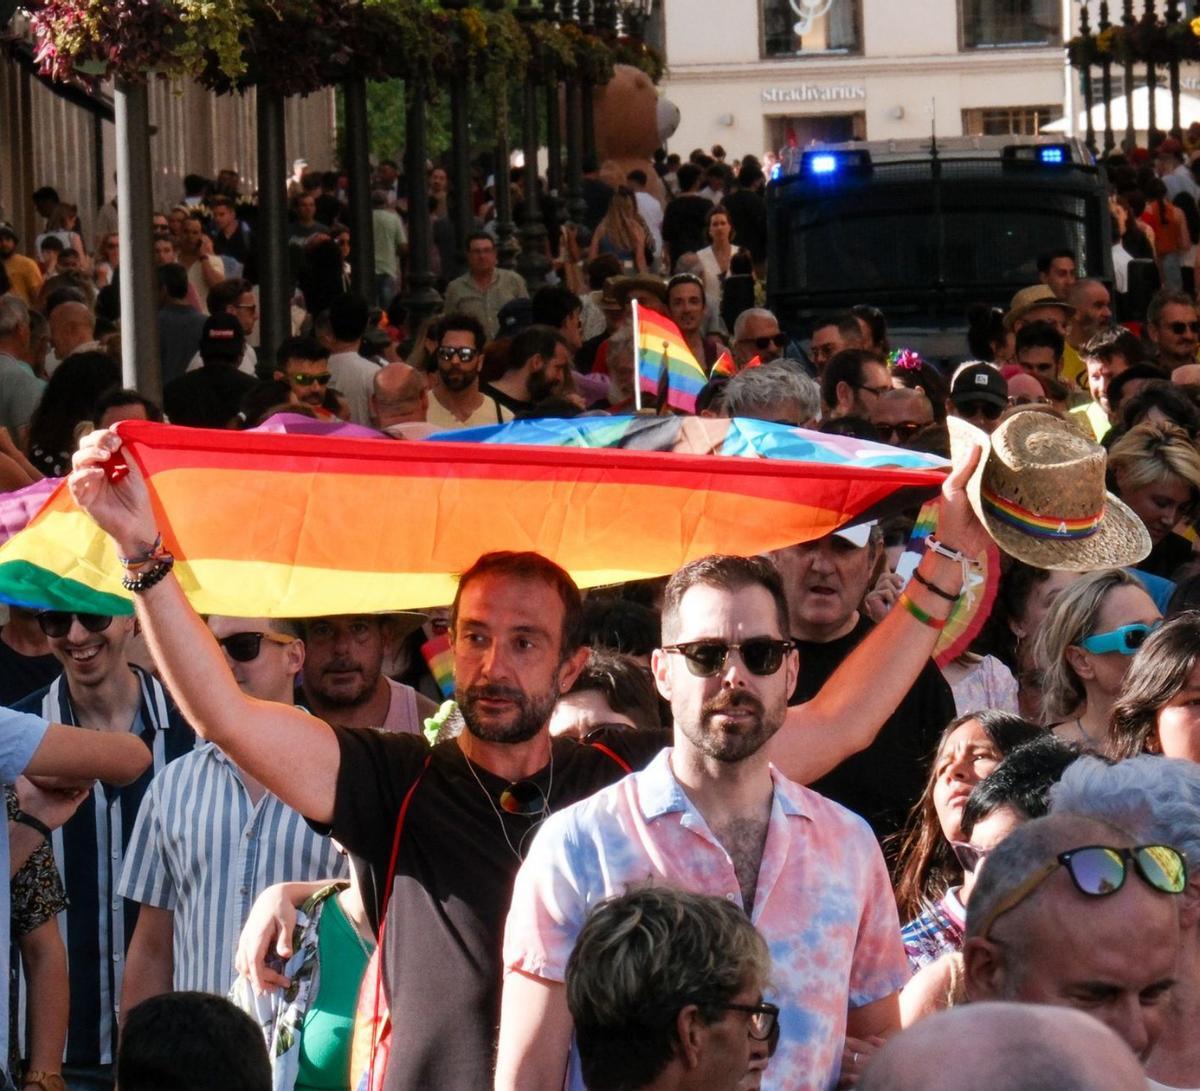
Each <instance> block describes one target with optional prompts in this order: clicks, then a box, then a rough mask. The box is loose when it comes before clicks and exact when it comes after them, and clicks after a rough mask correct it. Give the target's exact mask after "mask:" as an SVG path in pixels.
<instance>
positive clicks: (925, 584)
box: [913, 570, 962, 602]
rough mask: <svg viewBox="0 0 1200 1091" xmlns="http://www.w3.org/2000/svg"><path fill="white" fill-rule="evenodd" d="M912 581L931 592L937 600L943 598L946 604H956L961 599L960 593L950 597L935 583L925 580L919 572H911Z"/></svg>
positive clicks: (948, 593)
mask: <svg viewBox="0 0 1200 1091" xmlns="http://www.w3.org/2000/svg"><path fill="white" fill-rule="evenodd" d="M913 579H914V580H916V581H917V583H919V584H920V585H921V586H922V587H924V588H925V589H926V590H928V591H932V592H933V593H934V594H935V595H937V596H938V598H943V599H945V600H946V601H947V602H958V600H959V599H960V598H962V595H961V593H960V594H957V595H952V594H950V592H949V591H947V590H945V589H944V588H941V587H938V585H937V584H936V583H934V582H933V581H932V580H927V579H926V578H925V577H924V576H922V575H921V573H920V571H919V570H918V571H914V572H913Z"/></svg>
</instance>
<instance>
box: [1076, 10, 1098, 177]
mask: <svg viewBox="0 0 1200 1091" xmlns="http://www.w3.org/2000/svg"><path fill="white" fill-rule="evenodd" d="M1079 33H1080V34H1081V35H1082V36H1083V37H1084V38H1085V39H1087V38H1090V37H1091V36H1092V26H1091V23H1090V22H1089V18H1088V6H1087V0H1084V4H1083V8H1082V10H1081V11H1080V13H1079ZM1081 73H1082V76H1083V116H1084V117H1085V118H1087V123H1086V128H1085V130H1084V143H1085V144H1087V146H1088V151H1090V152H1091V153H1092V154H1093V155H1095V154H1096V125H1095V122H1093V121H1092V66H1091V63H1090V62H1088V63H1086V64H1084V65H1083V66H1082V67H1081Z"/></svg>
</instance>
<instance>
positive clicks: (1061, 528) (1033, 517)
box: [980, 489, 1104, 539]
mask: <svg viewBox="0 0 1200 1091" xmlns="http://www.w3.org/2000/svg"><path fill="white" fill-rule="evenodd" d="M980 498H981V499H982V501H983V506H984V509H985V510H986V511H987V512H988V513H989V514H990V515H992V516H993V517H994V518H996V519H999V520H1000V522H1002V523H1006V524H1007V525H1008V526H1010V527H1016V528H1017V529H1018V530H1023V531H1024V532H1025V533H1026V534H1032V535H1033V536H1034V537H1035V538H1057V539H1076V538H1090V537H1091V536H1092V535H1093V534H1095V533H1096V531H1097V530H1099V529H1100V524H1101V522H1103V520H1104V509H1103V508H1102V509H1101V510H1100V511H1099V512H1097V513H1096V514H1095V515H1088V516H1084V517H1082V518H1072V519H1066V518H1063V517H1061V516H1057V515H1038V514H1037V513H1036V512H1032V511H1029V510H1028V509H1027V508H1023V507H1021V506H1020V505H1019V504H1014V503H1013V502H1012V501H1011V500H1006V499H1004V497H1002V496H998V495H997V494H996V493H994V492H992V491H990V490H989V489H983V490H981V492H980Z"/></svg>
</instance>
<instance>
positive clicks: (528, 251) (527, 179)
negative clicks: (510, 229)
mask: <svg viewBox="0 0 1200 1091" xmlns="http://www.w3.org/2000/svg"><path fill="white" fill-rule="evenodd" d="M517 18H518V19H520V20H521V22H522V23H524V24H526V25H527V26H528V25H530V24H532V23H533V22H534V21H535V20H537V19H538V18H539V13H538V11H537V9H536V8H534V7H533V4H532V2H531V0H521V2H520V3H519V4H518V5H517ZM537 92H538V88H537V84H535V83H534V82H533V80H525V81H524V83H523V84H522V87H521V145H522V147H523V149H524V154H525V168H524V176H523V177H524V181H523V184H522V187H521V189H522V193H523V199H522V201H521V253H520V254H519V255H518V257H517V271H518V272H519V273H520V274H521V276H523V277H524V278H525V283H526V285H527V286H528V288H529V291H530V294H532V293H533V292H535V291H537V289H538V288H540V287H541V286H542V285H543V284H544V283H545V282H546V274H547V273H548V272H549V271H550V262H549V260H548V259H547V257H546V225H545V224H544V223H543V222H542V213H541V205H540V202H539V201H538V165H537V156H538V109H537V100H538V95H537Z"/></svg>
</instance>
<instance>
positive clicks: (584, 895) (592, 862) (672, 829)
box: [504, 750, 909, 1091]
mask: <svg viewBox="0 0 1200 1091" xmlns="http://www.w3.org/2000/svg"><path fill="white" fill-rule="evenodd" d="M670 754H671V751H670V750H664V751H663V752H662V753H661V754H659V755H658V757H656V758H655V759H654V761H653V762H651V764H650V765H649V766H647V767H646V768H645V769H644V770H642V771H641V772H638V773H633V774H631V775H630V776H628V777H625V778H624V779H623V780H621V781H619V782H618V783H616V784H614V785H612V786H611V787H609V788H605V789H604V790H603V791H600V792H597V793H596V794H595V795H593V796H591V797H589V798H588V799H585V800H582V801H581V802H579V803H576V804H574V805H573V806H571V807H568V808H567V809H565V810H563V811H560V812H559V813H557V814H554V815H551V816H550V817H549V818H548V819H547V820H546V822H545V825H544V826H543V828H542V830H541V831H540V832H539V833H538V835H537V837H536V838H535V839H534V841H533V844H532V845H531V846H530V850H529V855H528V857H527V858H526V860H525V863H524V864H523V865H522V867H521V869H520V871H519V872H518V873H517V881H516V886H515V888H514V890H513V900H512V907H511V909H510V910H509V914H508V921H507V924H506V927H505V933H504V967H505V972H506V973H507V972H511V971H513V970H520V971H522V972H524V973H527V974H532V975H534V976H537V977H542V978H546V979H547V980H550V981H562V980H563V979H564V976H565V971H566V965H567V958H568V956H569V955H570V953H571V948H572V946H573V945H574V943H575V937H576V936H577V935H578V934H579V931H580V928H581V927H582V926H583V922H584V920H585V918H586V917H587V915H588V913H589V911H590V910H591V909H592V907H593V906H595V904H596V903H597V902H599V901H600V900H602V899H603V898H605V897H608V896H610V895H613V894H620V893H623V892H625V891H627V890H629V889H631V888H633V887H637V886H639V885H644V884H646V883H666V884H668V885H670V886H674V887H679V888H682V889H686V890H690V891H694V892H696V893H700V894H715V895H717V896H719V897H724V898H728V899H729V900H730V901H734V902H737V903H738V904H741V893H740V889H739V887H738V881H737V876H736V875H735V874H734V868H733V862H732V861H731V860H730V858H729V854H728V853H727V852H726V851H725V849H724V848H723V847H722V845H721V844H720V842H719V841H718V840H717V839H716V837H714V836H713V833H712V831H711V830H710V829H709V827H708V824H707V823H706V822H705V821H704V819H703V817H701V815H700V812H699V811H698V810H697V809H696V808H695V806H694V805H693V804H692V802H691V800H689V799H688V797H687V795H686V794H685V793H684V791H683V789H682V788H681V787H680V785H679V782H678V781H677V780H676V779H675V776H674V774H673V773H672V771H671V766H670ZM771 777H772V780H773V783H774V798H773V800H772V803H771V818H770V822H769V825H768V829H767V837H766V843H765V845H764V847H763V856H762V864H761V866H760V867H759V873H758V888H757V891H756V893H755V898H754V912H753V913H752V914H751V919H752V920H753V922H754V925H755V927H756V928H757V929H758V930H759V932H760V933H762V935H763V937H764V938H765V939H766V941H767V944H768V946H769V947H770V949H771V959H772V963H773V966H772V975H771V984H770V987H769V988H768V989H767V990H766V992H765V994H764V998H765V999H767V1000H770V1001H772V1002H774V1003H776V1004H778V1005H779V1006H780V1008H781V1009H782V1012H781V1016H780V1028H781V1033H780V1041H779V1047H778V1049H777V1051H776V1053H775V1056H774V1057H773V1058H771V1061H770V1064H769V1065H768V1066H767V1071H766V1075H765V1078H764V1080H763V1088H764V1089H766V1091H775V1089H778V1091H783V1089H785V1088H786V1089H787V1091H827V1089H830V1088H833V1087H834V1086H835V1084H836V1083H837V1077H838V1070H839V1067H840V1064H841V1054H842V1044H843V1041H844V1039H845V1036H846V1013H847V1010H848V1009H849V1008H857V1007H862V1006H863V1005H866V1004H870V1003H872V1002H873V1001H875V1000H880V999H882V998H883V997H886V996H889V995H890V994H891V993H893V992H895V991H896V990H897V989H899V988H900V987H901V986H902V985H904V984H905V983H906V982H907V981H908V979H909V971H908V964H907V962H906V960H905V957H904V949H903V947H902V946H901V943H900V922H899V919H898V916H897V912H896V902H895V899H894V897H893V896H892V888H891V883H890V882H889V880H888V874H887V868H886V867H885V865H884V862H883V855H882V854H881V853H880V851H879V845H878V843H877V842H876V840H875V838H874V836H873V835H872V833H871V830H870V828H869V827H868V826H867V824H866V822H864V821H863V820H862V819H861V818H859V817H858V816H857V815H854V814H852V813H851V812H850V811H847V810H846V809H845V808H843V807H840V806H839V805H838V804H836V803H833V802H832V801H831V800H828V799H825V798H824V797H823V796H820V795H817V794H816V793H815V792H812V791H810V790H809V789H807V788H803V787H801V786H800V785H798V784H794V783H793V782H791V781H789V780H787V779H786V778H784V777H783V776H781V775H780V774H779V773H778V772H777V771H776V770H774V769H772V770H771ZM578 1067H579V1066H578V1063H577V1057H576V1056H575V1054H574V1052H573V1053H572V1059H571V1075H570V1082H569V1086H570V1087H571V1088H572V1089H578V1091H583V1082H582V1080H581V1079H580V1076H579V1071H578Z"/></svg>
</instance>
